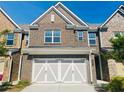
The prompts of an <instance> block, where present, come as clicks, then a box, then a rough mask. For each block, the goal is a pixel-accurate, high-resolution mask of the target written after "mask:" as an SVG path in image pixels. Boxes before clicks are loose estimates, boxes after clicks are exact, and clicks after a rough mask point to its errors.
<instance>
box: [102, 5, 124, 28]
mask: <svg viewBox="0 0 124 93" xmlns="http://www.w3.org/2000/svg"><path fill="white" fill-rule="evenodd" d="M118 14H120V15H121V16H123V17H124V5H120V7H119V8H118V9H117V10H116V11H115V12H114V13H113V14H112V15H111V16H110V17H109V18H108V19H107V20H106V21H105V22H104V23H103V24H102V25H101V26H100V27H103V26H105V25H106V24H107V23H108V22H109V21H111V20H112V19H113V18H114V17H115V16H116V15H118Z"/></svg>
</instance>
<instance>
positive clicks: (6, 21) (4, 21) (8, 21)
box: [0, 8, 21, 30]
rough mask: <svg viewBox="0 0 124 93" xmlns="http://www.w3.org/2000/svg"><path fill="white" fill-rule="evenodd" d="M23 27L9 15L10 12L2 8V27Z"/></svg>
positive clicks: (0, 23)
mask: <svg viewBox="0 0 124 93" xmlns="http://www.w3.org/2000/svg"><path fill="white" fill-rule="evenodd" d="M14 28H18V29H21V28H20V27H19V26H18V25H17V24H16V23H15V22H14V21H13V20H12V19H11V18H10V17H9V16H8V14H7V13H6V12H5V11H4V10H3V9H2V8H0V29H1V30H2V29H10V30H12V29H14Z"/></svg>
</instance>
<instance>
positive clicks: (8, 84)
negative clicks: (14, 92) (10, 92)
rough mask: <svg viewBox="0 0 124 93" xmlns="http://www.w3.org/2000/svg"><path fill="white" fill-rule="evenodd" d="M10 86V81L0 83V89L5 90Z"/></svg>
mask: <svg viewBox="0 0 124 93" xmlns="http://www.w3.org/2000/svg"><path fill="white" fill-rule="evenodd" d="M10 86H11V83H10V82H4V83H3V84H2V85H0V91H6V90H7V89H9V87H10Z"/></svg>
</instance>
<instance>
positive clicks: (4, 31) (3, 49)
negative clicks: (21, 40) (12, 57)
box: [0, 29, 9, 56]
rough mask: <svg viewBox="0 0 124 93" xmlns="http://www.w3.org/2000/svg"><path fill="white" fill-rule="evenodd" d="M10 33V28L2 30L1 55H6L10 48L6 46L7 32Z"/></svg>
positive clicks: (0, 33) (0, 37) (0, 35)
mask: <svg viewBox="0 0 124 93" xmlns="http://www.w3.org/2000/svg"><path fill="white" fill-rule="evenodd" d="M7 33H9V30H7V29H6V30H3V31H1V32H0V39H1V40H0V56H3V55H6V53H7V51H8V49H7V48H6V47H5V44H6V38H5V36H6V34H7Z"/></svg>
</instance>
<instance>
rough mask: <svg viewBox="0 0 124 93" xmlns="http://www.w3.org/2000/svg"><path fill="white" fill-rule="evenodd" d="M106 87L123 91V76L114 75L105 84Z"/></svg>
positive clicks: (110, 89)
mask: <svg viewBox="0 0 124 93" xmlns="http://www.w3.org/2000/svg"><path fill="white" fill-rule="evenodd" d="M106 89H107V90H108V91H112V92H123V91H124V77H119V76H118V77H114V78H113V79H112V80H111V81H110V83H109V84H108V85H107V87H106Z"/></svg>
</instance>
